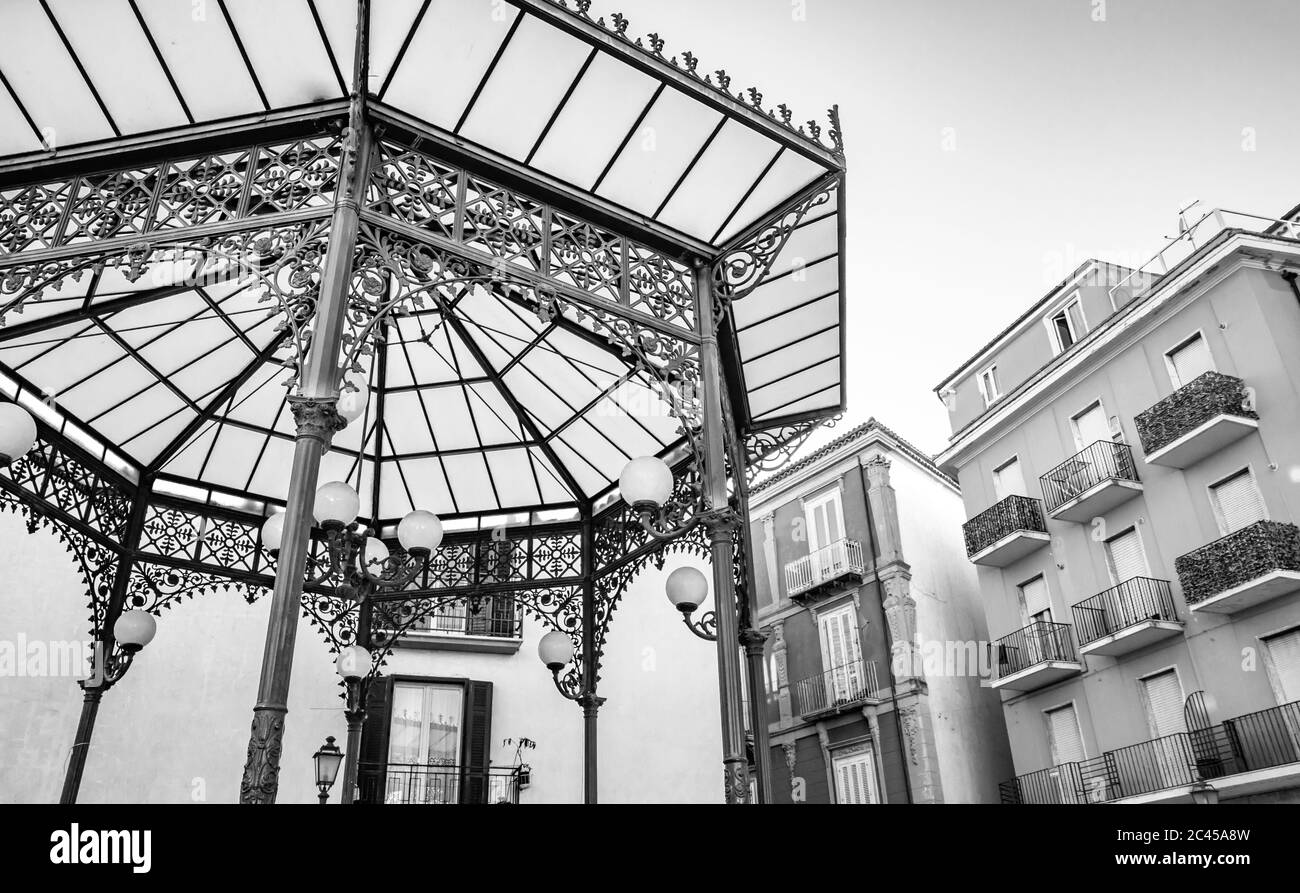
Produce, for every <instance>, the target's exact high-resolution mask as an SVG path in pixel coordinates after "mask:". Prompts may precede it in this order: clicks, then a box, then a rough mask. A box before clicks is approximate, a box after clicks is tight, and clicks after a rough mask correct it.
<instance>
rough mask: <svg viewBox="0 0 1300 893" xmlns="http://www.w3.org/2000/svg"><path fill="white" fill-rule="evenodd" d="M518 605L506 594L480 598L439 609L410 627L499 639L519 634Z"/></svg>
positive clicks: (416, 630)
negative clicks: (473, 602)
mask: <svg viewBox="0 0 1300 893" xmlns="http://www.w3.org/2000/svg"><path fill="white" fill-rule="evenodd" d="M523 630H524V615H523V610H522V606H521V605H520V604H519V603H518V602H516V601H515V600H514V599H512V598H510V597H509V596H505V595H503V596H492V597H488V598H484V599H482V600H481V601H480V603H479V604H478V605H477V606H475V605H474V604H472V603H464V604H459V605H454V606H452V607H449V608H446V609H443V610H439V611H437V612H435V613H433V614H430V615H429V616H428V617H425V618H424V620H423V621H422V622H421V623H419V624H418V625H416V626H414V627H412V628H411V632H414V633H430V634H433V635H438V636H491V637H494V638H502V639H518V638H522V637H523Z"/></svg>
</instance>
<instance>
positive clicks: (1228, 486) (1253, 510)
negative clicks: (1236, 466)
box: [1210, 468, 1268, 536]
mask: <svg viewBox="0 0 1300 893" xmlns="http://www.w3.org/2000/svg"><path fill="white" fill-rule="evenodd" d="M1210 504H1211V506H1212V507H1213V508H1214V517H1215V520H1216V521H1218V522H1219V532H1220V533H1221V534H1223V535H1224V536H1227V535H1228V534H1230V533H1232V532H1234V531H1237V530H1241V529H1242V528H1243V527H1249V526H1250V525H1251V524H1254V523H1255V522H1256V521H1263V520H1264V519H1265V518H1267V517H1268V515H1267V513H1266V512H1265V511H1264V497H1263V496H1261V495H1260V492H1259V487H1257V486H1256V485H1255V476H1254V475H1253V474H1251V473H1250V469H1249V468H1246V469H1243V470H1242V471H1239V472H1237V473H1236V474H1234V475H1232V476H1231V477H1229V478H1226V479H1224V480H1222V481H1220V482H1219V483H1217V484H1214V485H1212V486H1211V487H1210Z"/></svg>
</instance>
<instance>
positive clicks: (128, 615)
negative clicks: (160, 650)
mask: <svg viewBox="0 0 1300 893" xmlns="http://www.w3.org/2000/svg"><path fill="white" fill-rule="evenodd" d="M156 632H158V622H157V621H156V620H154V619H153V615H152V614H150V613H149V612H148V611H139V610H132V611H123V612H122V614H121V616H119V617H118V618H117V623H114V624H113V638H115V639H117V641H118V642H119V643H121V645H122V647H123V648H124V649H126V650H127V651H131V652H135V651H139V650H140V649H141V648H143V647H144V646H146V645H148V644H149V643H150V642H152V641H153V637H154V634H155V633H156Z"/></svg>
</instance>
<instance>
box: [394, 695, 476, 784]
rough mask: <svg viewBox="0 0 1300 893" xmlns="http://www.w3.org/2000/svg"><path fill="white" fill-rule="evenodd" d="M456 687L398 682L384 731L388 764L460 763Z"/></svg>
mask: <svg viewBox="0 0 1300 893" xmlns="http://www.w3.org/2000/svg"><path fill="white" fill-rule="evenodd" d="M464 695H465V689H464V687H463V686H460V685H442V684H422V683H415V682H398V683H396V684H395V685H394V686H393V710H392V718H391V720H390V728H389V731H388V762H389V764H390V765H391V764H394V763H400V764H410V765H421V766H455V765H456V764H457V763H458V762H459V761H460V739H461V713H462V707H463V699H464Z"/></svg>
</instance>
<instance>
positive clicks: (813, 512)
mask: <svg viewBox="0 0 1300 893" xmlns="http://www.w3.org/2000/svg"><path fill="white" fill-rule="evenodd" d="M803 513H804V520H805V521H806V522H807V524H808V551H809V552H816V551H817V550H818V549H823V548H825V547H826V546H829V545H830V544H831V543H834V542H839V541H840V540H842V539H844V509H843V507H842V506H841V504H840V488H839V487H835V488H834V489H831V490H828V491H827V492H825V493H822V494H820V495H818V496H813V497H810V498H808V499H806V500H804V504H803Z"/></svg>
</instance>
